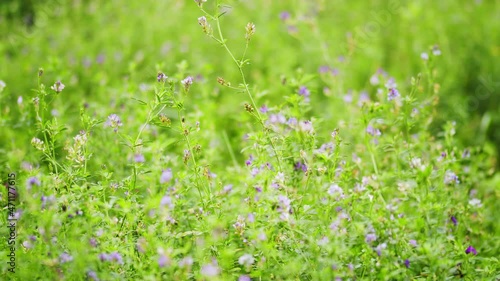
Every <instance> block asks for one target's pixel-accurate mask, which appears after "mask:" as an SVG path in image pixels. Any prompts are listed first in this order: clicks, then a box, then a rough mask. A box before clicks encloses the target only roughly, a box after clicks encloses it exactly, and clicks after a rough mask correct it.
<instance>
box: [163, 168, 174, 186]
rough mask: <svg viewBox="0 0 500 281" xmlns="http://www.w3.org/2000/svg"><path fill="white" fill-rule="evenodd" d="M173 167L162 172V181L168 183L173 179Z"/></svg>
mask: <svg viewBox="0 0 500 281" xmlns="http://www.w3.org/2000/svg"><path fill="white" fill-rule="evenodd" d="M172 177H173V176H172V169H170V168H168V169H165V170H163V171H162V172H161V176H160V183H167V182H169V181H171V180H172Z"/></svg>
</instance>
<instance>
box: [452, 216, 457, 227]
mask: <svg viewBox="0 0 500 281" xmlns="http://www.w3.org/2000/svg"><path fill="white" fill-rule="evenodd" d="M450 220H451V222H453V224H454V225H457V224H458V221H457V218H456V217H455V216H451V218H450Z"/></svg>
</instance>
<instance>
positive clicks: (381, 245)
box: [375, 243, 387, 257]
mask: <svg viewBox="0 0 500 281" xmlns="http://www.w3.org/2000/svg"><path fill="white" fill-rule="evenodd" d="M385 248H387V244H386V243H382V244H379V245H378V246H377V247H376V248H375V251H376V252H377V255H378V256H379V257H380V256H381V255H382V250H384V249H385Z"/></svg>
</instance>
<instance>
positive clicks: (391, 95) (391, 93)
mask: <svg viewBox="0 0 500 281" xmlns="http://www.w3.org/2000/svg"><path fill="white" fill-rule="evenodd" d="M399 96H400V95H399V91H398V90H397V89H396V88H390V89H389V93H388V94H387V99H388V100H389V101H391V100H394V99H396V98H397V97H399Z"/></svg>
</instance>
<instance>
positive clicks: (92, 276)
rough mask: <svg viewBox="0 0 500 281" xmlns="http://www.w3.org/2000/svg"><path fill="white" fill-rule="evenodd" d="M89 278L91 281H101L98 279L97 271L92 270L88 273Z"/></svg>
mask: <svg viewBox="0 0 500 281" xmlns="http://www.w3.org/2000/svg"><path fill="white" fill-rule="evenodd" d="M87 277H88V278H89V279H90V280H94V281H99V278H98V277H97V273H95V271H92V270H89V271H87Z"/></svg>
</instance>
